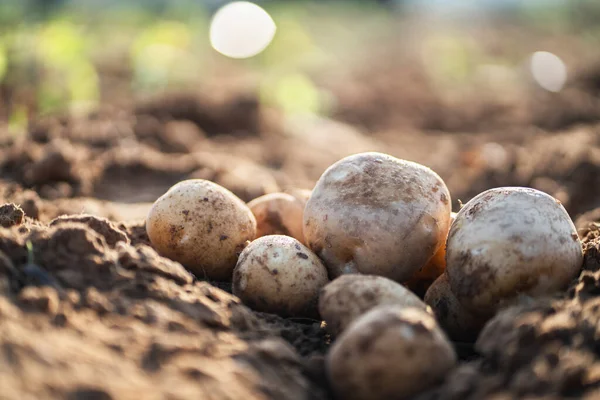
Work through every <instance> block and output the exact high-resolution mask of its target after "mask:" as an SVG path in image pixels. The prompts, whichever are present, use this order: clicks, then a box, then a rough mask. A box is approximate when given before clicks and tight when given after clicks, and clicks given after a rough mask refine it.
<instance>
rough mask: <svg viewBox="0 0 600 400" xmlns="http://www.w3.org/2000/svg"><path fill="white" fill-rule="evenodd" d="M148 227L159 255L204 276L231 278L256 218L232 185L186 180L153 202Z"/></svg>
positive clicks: (201, 180)
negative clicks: (224, 185) (235, 192)
mask: <svg viewBox="0 0 600 400" xmlns="http://www.w3.org/2000/svg"><path fill="white" fill-rule="evenodd" d="M146 230H147V231H148V237H149V238H150V242H151V243H152V246H153V247H154V248H155V249H156V250H157V251H158V253H159V254H161V255H163V256H165V257H168V258H170V259H172V260H175V261H178V262H180V263H181V264H183V265H184V266H185V267H187V268H188V269H189V270H190V271H192V272H193V273H194V274H196V276H198V277H200V278H210V279H214V280H231V274H232V272H233V268H234V267H235V264H236V261H237V258H238V255H239V253H241V251H242V250H243V249H244V247H245V245H246V242H247V241H248V240H252V239H254V237H255V235H256V220H255V219H254V215H252V212H251V211H250V209H249V208H248V207H247V206H246V204H245V203H244V202H243V201H242V200H241V199H239V198H238V197H236V196H235V195H234V194H233V193H231V192H230V191H229V190H227V189H225V188H224V187H222V186H219V185H217V184H216V183H213V182H210V181H206V180H203V179H191V180H187V181H182V182H179V183H178V184H176V185H175V186H173V187H171V188H170V189H169V190H168V191H167V193H165V194H164V195H162V196H161V197H160V198H159V199H158V200H156V202H155V203H154V204H153V205H152V208H151V209H150V212H149V213H148V217H147V218H146Z"/></svg>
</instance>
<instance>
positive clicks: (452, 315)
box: [425, 274, 486, 342]
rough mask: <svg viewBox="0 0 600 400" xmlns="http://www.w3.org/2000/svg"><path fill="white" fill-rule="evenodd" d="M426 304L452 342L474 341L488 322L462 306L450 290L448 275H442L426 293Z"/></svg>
mask: <svg viewBox="0 0 600 400" xmlns="http://www.w3.org/2000/svg"><path fill="white" fill-rule="evenodd" d="M425 303H426V304H427V305H428V306H430V307H431V309H432V310H433V313H434V314H435V318H436V319H437V321H438V322H439V324H440V326H441V327H442V328H443V329H444V331H445V332H446V334H447V335H448V336H449V337H450V338H451V339H452V340H456V341H459V342H472V341H474V340H475V339H476V338H477V334H478V333H479V331H480V330H481V328H482V327H483V325H484V324H485V322H486V320H485V319H484V318H481V317H478V316H475V315H473V314H472V313H470V312H469V311H468V310H467V309H466V308H464V307H463V306H462V305H461V304H460V302H459V301H458V299H457V298H456V296H454V293H452V290H451V289H450V282H449V281H448V275H446V274H442V275H441V276H440V277H439V278H437V279H436V280H435V282H433V285H431V286H430V287H429V289H428V290H427V293H425Z"/></svg>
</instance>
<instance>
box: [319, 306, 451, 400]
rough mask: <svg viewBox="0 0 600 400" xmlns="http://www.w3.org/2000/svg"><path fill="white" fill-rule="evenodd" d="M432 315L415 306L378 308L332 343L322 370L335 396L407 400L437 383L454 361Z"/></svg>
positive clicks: (360, 398)
mask: <svg viewBox="0 0 600 400" xmlns="http://www.w3.org/2000/svg"><path fill="white" fill-rule="evenodd" d="M456 360H457V357H456V353H455V352H454V349H453V348H452V346H451V344H450V342H449V341H448V339H447V338H446V336H445V335H444V333H443V332H442V330H441V329H440V328H439V327H438V326H437V324H436V322H435V319H434V318H433V316H431V315H429V314H428V313H426V312H424V311H422V310H419V309H416V308H402V307H397V306H380V307H377V308H374V309H373V310H371V311H369V312H368V313H366V314H364V315H363V316H362V317H360V318H359V319H358V320H356V321H355V322H354V323H352V324H351V325H350V326H349V327H348V329H347V330H346V331H345V332H344V333H343V334H342V335H341V336H340V337H339V338H338V339H337V340H336V341H335V342H334V344H333V345H332V347H331V349H330V351H329V354H328V355H327V360H326V366H327V374H328V378H329V380H330V384H331V387H332V388H333V391H334V393H335V396H336V398H337V399H344V400H380V399H381V400H387V399H407V398H410V397H412V396H414V395H416V394H418V393H419V392H421V391H423V390H425V389H428V388H431V387H432V386H433V385H434V384H436V383H437V382H439V381H441V380H442V379H443V378H444V376H445V375H446V373H447V372H448V371H450V369H451V368H452V367H453V366H454V364H455V363H456Z"/></svg>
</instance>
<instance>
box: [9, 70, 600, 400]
mask: <svg viewBox="0 0 600 400" xmlns="http://www.w3.org/2000/svg"><path fill="white" fill-rule="evenodd" d="M373 75H375V74H373ZM360 82H362V83H360V85H363V84H364V85H365V86H367V88H361V87H359V88H358V89H357V90H359V92H360V91H361V90H362V92H363V94H365V95H366V94H368V95H369V96H372V97H373V98H378V99H380V102H383V104H384V105H385V107H382V106H381V105H380V106H377V107H375V106H373V105H371V106H369V107H367V105H368V104H369V102H367V101H364V102H360V103H359V104H358V105H356V102H353V101H352V99H351V98H349V97H348V96H349V95H346V97H344V94H343V93H342V92H341V91H340V93H339V94H340V96H341V98H342V101H341V103H340V105H339V109H338V111H337V114H336V118H338V119H340V120H345V121H347V122H351V123H354V124H355V125H354V126H351V125H347V124H346V123H343V122H336V121H333V120H328V119H317V118H299V117H298V118H290V117H284V116H282V115H280V114H279V113H277V112H275V111H273V110H270V109H265V108H262V107H260V106H259V103H258V101H257V99H256V98H255V97H254V96H252V95H248V94H243V95H239V96H237V97H233V98H231V99H228V100H223V101H221V102H214V101H209V100H207V98H208V96H204V95H202V94H198V93H179V94H174V95H168V96H165V97H160V98H155V99H151V100H147V101H145V102H141V103H139V104H135V105H132V106H130V107H129V108H124V109H120V110H114V109H110V108H102V109H99V110H98V111H97V112H95V113H93V114H92V115H89V116H86V117H69V116H66V115H63V116H51V117H45V118H40V119H37V120H36V121H34V123H32V126H31V127H30V129H29V130H28V132H27V134H26V135H24V136H22V137H18V138H14V137H12V136H9V135H8V134H7V133H2V135H3V136H2V138H1V140H0V143H1V144H0V205H1V207H0V224H1V225H2V228H0V294H1V295H0V349H1V351H0V387H1V388H2V393H1V395H0V397H2V398H7V399H25V398H44V399H51V398H61V399H64V398H66V399H134V398H136V399H137V398H147V399H155V398H156V399H159V398H161V399H162V398H171V399H187V398H203V399H204V398H206V399H239V398H247V399H330V398H331V393H329V389H328V385H327V382H326V379H325V373H324V364H323V356H324V354H325V353H326V351H327V348H328V346H329V342H330V338H329V336H328V335H327V334H326V331H325V329H324V327H323V326H322V324H321V322H320V321H317V320H310V319H283V318H280V317H277V316H274V315H269V314H263V313H257V312H253V311H251V310H250V309H248V308H247V307H245V306H244V305H242V304H241V303H240V301H239V299H237V298H235V297H234V296H232V295H231V294H230V289H231V288H230V284H229V283H227V282H204V281H201V280H199V279H198V278H197V277H194V276H193V275H192V274H191V273H190V272H188V271H186V270H185V269H184V268H183V267H182V266H181V265H180V264H178V263H175V262H172V261H170V260H168V259H165V258H162V257H160V256H158V255H157V254H156V252H155V251H154V250H153V249H152V248H151V247H150V245H149V240H148V237H147V235H146V232H145V228H144V222H143V220H144V217H145V214H146V212H147V210H148V208H149V206H150V204H151V202H153V201H154V200H155V199H156V198H157V197H158V196H160V195H161V194H163V193H164V192H165V191H166V190H167V189H168V188H169V187H170V186H171V185H173V184H174V183H176V182H177V181H180V180H182V179H187V178H205V179H211V180H213V181H215V182H217V183H219V184H221V185H223V186H225V187H227V188H229V189H231V190H232V191H233V192H234V193H236V194H237V195H238V196H240V197H241V198H242V199H244V200H246V201H248V200H251V199H253V198H255V197H258V196H260V195H262V194H265V193H270V192H275V191H279V190H286V189H291V188H310V187H312V185H313V184H314V182H315V181H316V179H318V177H319V176H320V174H321V173H322V172H323V171H324V170H325V168H326V167H327V166H329V165H330V164H331V163H333V162H335V161H337V160H338V159H340V158H342V157H343V156H346V155H348V154H351V153H356V152H361V151H369V150H378V151H384V152H387V153H390V154H392V155H395V156H398V157H402V158H406V159H410V160H414V161H418V162H422V163H424V164H426V165H428V166H430V167H432V168H433V169H434V170H436V171H438V172H439V173H440V175H441V176H442V178H444V180H445V181H446V183H447V184H448V186H449V188H450V191H451V193H452V195H453V199H452V200H453V206H454V209H455V210H457V209H458V200H462V201H463V202H464V201H467V200H468V199H470V198H471V197H473V196H474V195H476V194H477V193H479V192H481V191H483V190H485V189H487V188H490V187H494V186H503V185H523V186H532V187H536V188H539V189H542V190H544V191H546V192H548V193H550V194H552V195H554V196H556V197H557V198H559V199H560V200H561V201H562V202H563V204H564V205H565V207H566V208H567V210H568V211H569V212H570V214H571V215H572V216H573V217H574V218H575V217H578V216H580V215H581V217H580V218H579V219H578V227H580V228H582V230H581V234H582V235H584V236H585V238H586V239H585V240H586V261H585V265H584V270H583V272H582V274H581V276H580V277H579V278H578V280H577V281H576V282H574V283H573V285H572V288H571V290H570V291H569V292H568V293H565V294H563V295H558V296H557V297H556V298H554V299H546V300H536V301H533V300H529V299H524V304H523V305H521V306H519V307H518V308H513V309H509V310H506V311H504V312H502V313H500V314H499V315H497V316H496V317H495V318H494V319H493V320H492V321H491V322H490V323H488V325H487V326H486V327H485V328H484V330H483V332H482V333H481V334H480V335H479V338H478V340H477V342H476V344H475V345H474V346H473V344H470V343H456V346H457V350H458V351H459V354H460V355H461V358H462V359H463V361H462V362H461V364H460V365H459V366H458V367H457V368H456V369H455V370H454V371H453V372H452V373H451V374H450V376H448V377H447V379H446V381H445V382H444V383H443V384H441V385H440V386H439V387H437V388H432V389H431V391H429V392H428V393H424V394H423V395H422V396H421V397H420V398H422V399H481V398H487V397H491V396H492V395H497V397H494V398H497V399H500V398H515V397H527V396H530V397H529V398H541V397H544V398H557V397H572V398H582V397H586V396H587V397H588V398H594V397H595V396H600V347H599V346H598V345H597V343H598V342H597V340H598V339H597V338H598V337H599V335H600V331H598V327H599V326H600V302H599V300H598V297H597V295H598V294H600V233H599V232H600V228H598V226H599V225H594V224H590V222H592V221H594V220H598V219H599V217H600V213H598V212H597V211H595V212H590V210H593V209H596V208H600V135H599V134H598V132H599V130H600V125H599V124H598V123H597V121H600V110H598V109H597V108H594V107H593V106H589V107H587V108H585V109H584V108H578V107H577V104H579V103H578V102H584V103H586V102H585V99H588V98H589V96H592V94H590V93H588V89H589V85H587V86H586V85H584V86H583V88H584V89H585V90H584V89H578V86H577V85H573V86H572V87H570V88H569V90H567V91H565V93H564V94H560V95H556V96H554V97H550V96H545V97H544V96H542V97H543V98H542V99H541V100H540V101H537V102H532V103H531V104H536V106H535V107H533V106H531V107H530V108H528V109H527V110H528V117H527V118H523V117H522V113H516V114H515V113H513V112H514V110H513V109H506V108H504V106H503V105H502V104H497V103H493V102H485V101H483V102H481V103H477V102H475V103H473V104H462V105H461V107H458V106H455V107H454V106H450V105H448V104H443V103H440V102H439V101H435V99H434V98H432V96H433V95H431V94H430V92H427V91H425V90H424V89H423V90H418V89H419V86H418V85H419V81H418V80H415V82H416V83H415V85H417V86H416V87H415V88H414V89H413V90H410V91H407V92H404V93H409V94H411V93H412V95H413V96H417V97H418V96H420V97H418V98H417V97H414V98H410V97H406V96H404V97H402V96H400V97H396V95H393V94H392V91H388V92H386V94H383V92H380V91H378V90H379V89H378V90H375V89H373V90H371V89H368V82H366V83H365V81H364V80H363V81H360ZM373 87H381V85H374V86H373ZM394 93H395V92H394ZM536 96H539V94H537V95H536ZM586 96H587V97H586ZM417 101H418V102H420V103H419V104H421V105H422V107H421V108H419V112H418V113H412V114H411V113H410V112H409V111H406V112H405V113H404V114H403V115H412V116H413V117H411V118H408V119H407V120H403V121H401V122H398V121H394V120H393V115H396V114H395V113H394V112H392V110H394V109H395V107H400V108H402V106H403V105H406V104H407V103H411V104H412V102H417ZM465 101H471V100H465ZM586 104H588V103H586ZM469 105H476V106H474V108H470V107H469ZM459 109H460V110H471V111H469V113H467V111H459ZM386 110H387V112H386ZM510 110H512V111H510ZM509 111H510V112H509ZM382 113H383V114H382ZM490 115H491V116H493V118H488V116H490ZM506 120H508V121H509V122H510V123H505V121H506ZM355 126H358V127H359V128H357V127H355ZM394 126H395V127H398V126H402V127H403V128H402V129H392V127H394ZM499 127H501V128H502V129H500V128H499ZM366 128H368V129H369V130H370V131H372V132H373V133H372V134H370V135H366V134H365V133H364V132H363V131H362V129H366ZM10 203H12V204H13V205H11V204H10ZM2 204H5V205H2ZM585 212H587V213H586V214H584V213H585ZM62 215H68V216H66V217H64V216H62ZM228 292H229V293H228Z"/></svg>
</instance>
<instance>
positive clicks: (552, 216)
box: [446, 187, 583, 315]
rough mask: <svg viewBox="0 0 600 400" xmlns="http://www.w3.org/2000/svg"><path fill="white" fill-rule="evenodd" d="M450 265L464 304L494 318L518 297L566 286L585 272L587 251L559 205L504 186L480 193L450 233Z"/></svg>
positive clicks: (525, 190)
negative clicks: (582, 266) (500, 309)
mask: <svg viewBox="0 0 600 400" xmlns="http://www.w3.org/2000/svg"><path fill="white" fill-rule="evenodd" d="M446 262H447V265H446V271H447V274H448V278H449V280H450V286H451V288H452V292H453V293H454V294H455V295H456V297H457V299H458V300H459V301H460V303H461V304H462V305H463V306H465V307H467V308H468V309H469V310H470V311H471V312H473V313H476V314H480V315H490V314H493V313H494V312H495V311H496V310H497V309H498V308H499V307H502V306H503V305H506V304H507V303H509V302H511V301H513V300H514V299H515V298H516V297H517V296H519V295H523V294H524V295H528V296H540V295H547V294H551V293H553V292H555V291H557V290H559V289H562V288H564V287H566V286H567V285H568V284H569V282H570V281H571V280H572V279H573V278H574V277H575V276H576V275H577V273H578V272H579V270H580V268H581V265H582V262H583V251H582V248H581V242H580V240H579V237H578V235H577V231H576V229H575V226H574V225H573V222H572V221H571V218H570V217H569V214H567V212H566V210H565V209H564V207H563V206H562V205H561V204H560V202H559V201H558V200H556V199H555V198H553V197H552V196H550V195H548V194H546V193H543V192H540V191H539V190H535V189H530V188H518V187H505V188H496V189H490V190H488V191H485V192H483V193H481V194H479V195H478V196H476V197H475V198H473V199H472V200H471V201H469V202H468V203H467V204H466V205H465V206H464V207H463V208H462V209H461V210H460V212H459V213H458V215H457V216H456V220H455V221H454V223H453V224H452V228H451V229H450V232H449V234H448V243H447V246H446Z"/></svg>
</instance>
